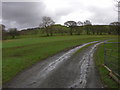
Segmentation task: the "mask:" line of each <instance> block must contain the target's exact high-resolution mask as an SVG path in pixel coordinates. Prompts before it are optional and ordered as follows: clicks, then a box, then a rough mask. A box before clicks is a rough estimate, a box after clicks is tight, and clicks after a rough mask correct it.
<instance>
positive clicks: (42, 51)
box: [2, 35, 116, 83]
mask: <svg viewBox="0 0 120 90" xmlns="http://www.w3.org/2000/svg"><path fill="white" fill-rule="evenodd" d="M109 38H116V36H106V35H105V36H102V35H100V36H96V35H95V36H91V35H89V36H87V35H81V36H61V37H60V36H57V37H40V38H39V37H37V38H22V39H15V40H6V41H3V47H2V50H3V55H2V57H3V60H2V61H3V62H2V69H3V72H2V74H3V77H2V79H3V83H6V82H7V81H9V80H10V79H11V78H12V77H14V76H15V75H16V74H17V73H18V72H20V71H21V70H23V69H25V68H27V67H29V66H31V65H32V64H35V63H37V62H39V61H40V60H42V59H45V58H47V57H48V56H52V55H54V54H55V53H57V52H60V51H62V50H64V49H67V48H70V47H73V46H76V45H80V44H83V43H86V42H91V41H96V40H105V39H109Z"/></svg>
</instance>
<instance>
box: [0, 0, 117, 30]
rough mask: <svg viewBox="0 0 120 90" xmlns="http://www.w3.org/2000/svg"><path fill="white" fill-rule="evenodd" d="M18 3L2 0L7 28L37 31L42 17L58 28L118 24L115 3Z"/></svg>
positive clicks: (42, 0) (80, 0) (76, 0)
mask: <svg viewBox="0 0 120 90" xmlns="http://www.w3.org/2000/svg"><path fill="white" fill-rule="evenodd" d="M8 1H9V2H8ZM18 1H19V0H5V1H4V2H3V3H2V23H3V24H5V25H6V27H7V28H14V27H16V28H18V29H23V28H28V27H38V26H39V24H40V22H41V18H42V17H43V16H49V17H51V18H52V19H53V20H54V21H55V22H56V23H57V24H64V22H66V21H69V20H73V21H76V22H77V21H82V22H84V21H85V20H90V21H91V22H92V24H109V23H110V22H114V21H117V8H116V7H115V4H116V3H115V1H114V0H37V1H36V2H35V0H33V1H34V2H32V0H27V2H26V1H25V0H23V1H22V2H18ZM28 1H29V2H28ZM30 1H31V2H30ZM0 21H1V19H0Z"/></svg>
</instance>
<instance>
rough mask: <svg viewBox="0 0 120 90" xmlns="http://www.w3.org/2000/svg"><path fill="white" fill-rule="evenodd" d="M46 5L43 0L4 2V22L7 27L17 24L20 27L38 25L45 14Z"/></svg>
mask: <svg viewBox="0 0 120 90" xmlns="http://www.w3.org/2000/svg"><path fill="white" fill-rule="evenodd" d="M45 7H46V6H45V5H44V3H42V2H3V4H2V19H3V24H5V25H6V26H7V27H13V26H12V25H11V24H15V25H16V26H17V27H18V28H19V29H20V28H26V27H34V26H38V25H39V23H40V21H41V17H42V16H44V11H45Z"/></svg>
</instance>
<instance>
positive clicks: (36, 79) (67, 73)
mask: <svg viewBox="0 0 120 90" xmlns="http://www.w3.org/2000/svg"><path fill="white" fill-rule="evenodd" d="M95 42H97V41H94V42H90V43H86V44H83V45H81V46H78V47H75V48H73V49H71V50H69V51H67V52H61V53H58V54H56V55H54V56H52V57H49V58H47V59H46V60H42V61H40V62H39V63H37V64H36V65H34V66H32V67H31V68H28V69H26V70H25V71H23V72H21V73H19V74H18V75H16V76H15V77H14V78H13V79H12V80H10V81H9V82H8V83H6V84H5V85H4V86H3V87H4V88H86V87H87V88H101V87H102V85H101V83H100V81H99V80H98V78H97V75H96V72H95V67H94V62H93V54H94V51H95V50H96V47H97V46H98V45H99V44H101V43H103V42H100V43H97V44H94V45H92V46H89V47H87V48H85V49H84V50H82V51H81V52H79V53H78V54H76V55H74V56H73V54H74V53H75V52H76V51H77V50H79V49H80V48H82V47H84V46H86V45H88V44H91V43H95Z"/></svg>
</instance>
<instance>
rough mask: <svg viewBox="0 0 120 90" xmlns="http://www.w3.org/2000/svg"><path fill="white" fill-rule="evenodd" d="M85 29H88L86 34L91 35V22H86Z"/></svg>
mask: <svg viewBox="0 0 120 90" xmlns="http://www.w3.org/2000/svg"><path fill="white" fill-rule="evenodd" d="M84 25H85V28H86V34H87V35H89V34H90V30H91V26H92V23H91V22H90V21H89V20H86V21H85V22H84Z"/></svg>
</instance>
